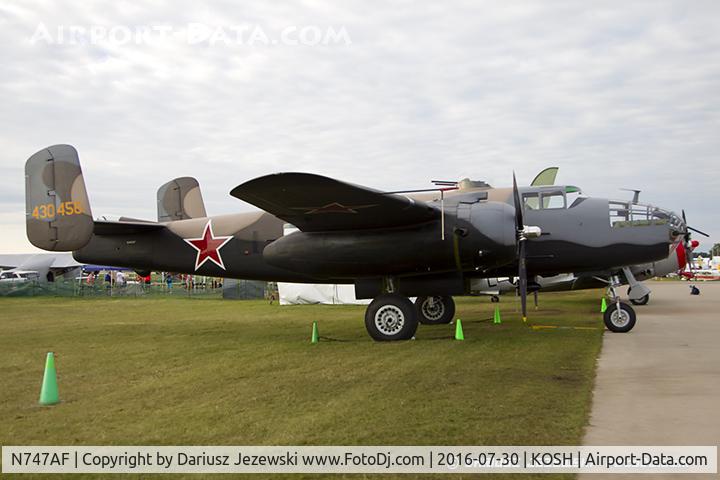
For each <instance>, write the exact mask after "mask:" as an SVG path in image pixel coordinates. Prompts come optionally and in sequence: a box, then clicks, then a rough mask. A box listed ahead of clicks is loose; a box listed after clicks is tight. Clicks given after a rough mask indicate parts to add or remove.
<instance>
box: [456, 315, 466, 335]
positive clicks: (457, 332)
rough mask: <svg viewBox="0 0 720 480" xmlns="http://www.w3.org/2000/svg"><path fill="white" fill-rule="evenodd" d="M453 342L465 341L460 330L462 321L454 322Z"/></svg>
mask: <svg viewBox="0 0 720 480" xmlns="http://www.w3.org/2000/svg"><path fill="white" fill-rule="evenodd" d="M455 340H465V334H464V333H463V329H462V320H460V319H459V318H458V319H457V322H455Z"/></svg>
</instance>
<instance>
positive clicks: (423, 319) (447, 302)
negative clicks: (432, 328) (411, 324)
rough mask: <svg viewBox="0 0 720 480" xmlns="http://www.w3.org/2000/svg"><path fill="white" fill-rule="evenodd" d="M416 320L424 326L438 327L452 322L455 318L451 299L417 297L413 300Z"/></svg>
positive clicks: (438, 296) (437, 296)
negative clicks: (416, 313)
mask: <svg viewBox="0 0 720 480" xmlns="http://www.w3.org/2000/svg"><path fill="white" fill-rule="evenodd" d="M415 307H416V308H417V311H418V320H420V323H422V324H425V325H440V324H443V323H450V322H452V319H453V317H454V316H455V302H454V301H453V299H452V297H447V296H441V295H436V296H434V297H418V298H417V300H415Z"/></svg>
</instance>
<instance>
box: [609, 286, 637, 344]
mask: <svg viewBox="0 0 720 480" xmlns="http://www.w3.org/2000/svg"><path fill="white" fill-rule="evenodd" d="M608 283H609V286H608V297H609V298H610V302H609V303H608V306H607V309H606V310H605V314H604V316H603V320H604V321H605V326H606V327H607V329H608V330H610V331H611V332H618V333H626V332H629V331H630V330H632V329H633V327H634V326H635V322H636V320H637V318H636V315H635V310H633V308H632V307H631V306H630V305H628V304H627V303H624V302H621V301H620V296H619V295H618V294H617V288H618V287H619V286H620V285H621V284H620V280H619V279H618V277H617V276H616V275H613V276H612V277H610V281H609V282H608Z"/></svg>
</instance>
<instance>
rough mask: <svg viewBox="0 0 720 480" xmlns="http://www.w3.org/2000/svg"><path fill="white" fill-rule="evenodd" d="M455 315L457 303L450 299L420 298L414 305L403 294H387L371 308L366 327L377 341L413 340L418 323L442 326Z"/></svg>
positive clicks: (376, 300) (438, 296) (372, 303)
mask: <svg viewBox="0 0 720 480" xmlns="http://www.w3.org/2000/svg"><path fill="white" fill-rule="evenodd" d="M454 316H455V302H454V301H453V299H452V297H449V296H444V295H435V296H431V297H418V298H417V300H415V304H414V305H413V303H412V302H411V301H410V299H408V298H407V297H405V296H403V295H400V294H398V293H384V294H382V295H380V296H378V297H376V298H375V299H374V300H373V301H372V302H371V303H370V305H368V308H367V310H366V311H365V328H366V329H367V331H368V333H369V334H370V336H371V337H372V338H373V339H374V340H377V341H381V342H382V341H385V342H387V341H394V340H409V339H411V338H412V337H413V336H414V335H415V331H416V330H417V327H418V323H423V324H427V325H440V324H443V323H450V322H451V321H452V319H453V317H454Z"/></svg>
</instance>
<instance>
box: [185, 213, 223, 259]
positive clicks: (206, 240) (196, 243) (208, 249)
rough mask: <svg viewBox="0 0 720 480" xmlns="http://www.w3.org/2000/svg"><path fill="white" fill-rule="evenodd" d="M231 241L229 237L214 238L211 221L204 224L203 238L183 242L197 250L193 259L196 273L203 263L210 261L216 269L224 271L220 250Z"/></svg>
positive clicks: (187, 239) (188, 239)
mask: <svg viewBox="0 0 720 480" xmlns="http://www.w3.org/2000/svg"><path fill="white" fill-rule="evenodd" d="M230 239H232V236H230V237H216V236H215V234H214V233H213V230H212V220H208V222H207V224H205V230H204V231H203V236H202V237H200V238H186V239H185V241H186V242H187V243H188V244H189V245H190V246H191V247H193V248H194V249H195V250H197V257H195V270H196V271H197V270H198V269H199V268H200V267H202V266H203V264H204V263H205V262H207V261H208V260H210V261H211V262H213V263H214V264H215V265H217V266H218V267H220V268H222V269H223V270H225V264H224V263H223V260H222V257H221V256H220V249H221V248H222V247H223V246H224V245H225V244H226V243H227V242H229V241H230Z"/></svg>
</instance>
